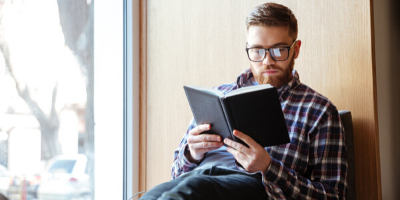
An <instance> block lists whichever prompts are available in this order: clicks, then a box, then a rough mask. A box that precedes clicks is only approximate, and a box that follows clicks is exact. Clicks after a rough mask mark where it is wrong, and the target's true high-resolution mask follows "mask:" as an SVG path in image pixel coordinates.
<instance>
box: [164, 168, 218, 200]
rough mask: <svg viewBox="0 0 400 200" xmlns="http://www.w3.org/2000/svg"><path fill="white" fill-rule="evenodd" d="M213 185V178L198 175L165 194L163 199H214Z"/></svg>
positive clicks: (183, 181)
mask: <svg viewBox="0 0 400 200" xmlns="http://www.w3.org/2000/svg"><path fill="white" fill-rule="evenodd" d="M213 185H214V184H213V181H212V177H210V176H207V175H198V174H196V175H193V176H190V177H188V178H186V179H184V180H182V181H181V182H180V183H179V184H178V185H177V186H176V187H174V188H173V189H172V190H170V191H167V192H164V194H163V195H162V196H161V199H213V196H214V195H215V194H214V193H215V191H214V189H213V188H214V187H213Z"/></svg>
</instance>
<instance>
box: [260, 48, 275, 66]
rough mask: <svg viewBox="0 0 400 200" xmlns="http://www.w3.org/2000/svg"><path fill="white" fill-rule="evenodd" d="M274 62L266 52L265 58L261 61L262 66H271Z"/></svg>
mask: <svg viewBox="0 0 400 200" xmlns="http://www.w3.org/2000/svg"><path fill="white" fill-rule="evenodd" d="M274 63H275V60H274V59H273V58H272V56H271V54H270V53H269V51H267V53H266V54H265V58H264V60H263V64H264V65H271V64H274Z"/></svg>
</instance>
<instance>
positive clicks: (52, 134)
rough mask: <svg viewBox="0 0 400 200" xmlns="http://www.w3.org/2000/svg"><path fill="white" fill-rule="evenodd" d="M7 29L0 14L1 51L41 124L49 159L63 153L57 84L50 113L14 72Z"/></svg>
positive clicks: (44, 154)
mask: <svg viewBox="0 0 400 200" xmlns="http://www.w3.org/2000/svg"><path fill="white" fill-rule="evenodd" d="M4 3H5V1H4V0H0V13H2V12H1V11H2V8H3V6H2V4H4ZM4 35H5V29H4V27H3V23H2V16H0V51H1V53H2V55H3V58H4V61H5V66H6V69H7V72H8V73H9V75H10V76H11V77H12V78H13V79H14V81H15V87H16V90H17V92H18V94H19V96H20V97H21V98H22V99H23V100H24V101H25V103H26V104H27V105H28V106H29V108H30V109H31V111H32V113H33V115H34V116H35V117H36V119H37V121H38V122H39V125H40V130H41V141H42V145H41V148H42V149H41V155H42V159H44V160H48V159H50V158H52V157H54V156H56V155H59V154H61V146H60V143H59V142H58V130H59V127H60V121H59V117H58V116H59V114H58V113H57V111H56V109H55V102H56V97H57V87H58V86H57V84H55V85H54V88H53V93H52V101H51V110H50V113H49V114H46V113H45V112H44V111H43V110H42V109H41V108H40V107H39V105H38V103H37V102H36V101H35V100H33V99H32V98H31V95H30V88H29V86H28V85H21V84H20V82H21V81H20V80H18V77H17V76H16V75H15V74H14V71H13V64H12V62H11V60H10V58H11V55H10V54H11V53H10V50H9V46H8V43H7V41H6V40H5V37H4Z"/></svg>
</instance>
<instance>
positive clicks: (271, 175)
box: [265, 157, 286, 185]
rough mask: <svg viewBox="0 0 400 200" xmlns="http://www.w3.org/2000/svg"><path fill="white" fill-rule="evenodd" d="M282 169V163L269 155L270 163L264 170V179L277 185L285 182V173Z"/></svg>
mask: <svg viewBox="0 0 400 200" xmlns="http://www.w3.org/2000/svg"><path fill="white" fill-rule="evenodd" d="M283 171H284V166H283V163H282V162H280V161H277V160H276V159H275V158H273V157H271V163H270V165H269V166H268V169H267V171H266V172H265V179H266V180H268V181H270V182H273V183H275V184H277V185H281V184H286V181H285V180H286V179H285V177H284V176H285V173H283ZM282 181H283V182H282Z"/></svg>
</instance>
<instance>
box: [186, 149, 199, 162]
mask: <svg viewBox="0 0 400 200" xmlns="http://www.w3.org/2000/svg"><path fill="white" fill-rule="evenodd" d="M184 155H185V157H186V160H188V161H189V162H191V163H195V164H198V163H199V162H200V160H201V159H200V160H196V159H195V158H193V156H192V154H191V152H190V149H189V146H186V148H185V154H184Z"/></svg>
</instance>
